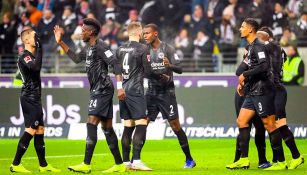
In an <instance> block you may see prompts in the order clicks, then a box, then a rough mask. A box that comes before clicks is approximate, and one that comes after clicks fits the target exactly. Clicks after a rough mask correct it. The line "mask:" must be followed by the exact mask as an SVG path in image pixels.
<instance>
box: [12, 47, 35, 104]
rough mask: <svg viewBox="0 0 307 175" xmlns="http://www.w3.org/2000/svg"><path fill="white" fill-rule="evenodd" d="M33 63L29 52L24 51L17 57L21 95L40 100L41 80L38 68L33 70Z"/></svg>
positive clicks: (32, 57)
mask: <svg viewBox="0 0 307 175" xmlns="http://www.w3.org/2000/svg"><path fill="white" fill-rule="evenodd" d="M33 62H35V56H34V55H33V54H32V53H30V52H29V51H27V50H25V51H23V52H21V53H20V54H19V55H18V62H17V66H18V68H19V70H20V74H21V78H22V81H23V86H22V89H21V95H22V96H27V97H32V98H40V96H41V78H40V67H41V65H38V68H35V69H34V68H33V66H32V65H33Z"/></svg>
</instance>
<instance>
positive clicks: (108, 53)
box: [104, 50, 113, 58]
mask: <svg viewBox="0 0 307 175" xmlns="http://www.w3.org/2000/svg"><path fill="white" fill-rule="evenodd" d="M104 54H106V56H107V58H110V57H111V56H112V55H113V53H112V52H111V51H110V50H107V51H105V52H104Z"/></svg>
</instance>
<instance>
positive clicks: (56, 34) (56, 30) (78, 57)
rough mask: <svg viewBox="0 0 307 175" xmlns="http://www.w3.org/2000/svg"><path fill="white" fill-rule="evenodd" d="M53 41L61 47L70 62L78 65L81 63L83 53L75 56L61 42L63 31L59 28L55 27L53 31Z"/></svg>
mask: <svg viewBox="0 0 307 175" xmlns="http://www.w3.org/2000/svg"><path fill="white" fill-rule="evenodd" d="M53 33H54V37H55V41H56V43H57V44H58V45H60V46H61V47H62V49H63V50H64V52H65V53H66V54H67V55H68V56H69V58H70V59H71V60H73V61H74V62H75V63H80V62H81V61H82V57H83V56H84V54H83V52H82V51H81V52H80V54H76V53H75V52H74V51H72V50H71V49H70V48H69V46H68V45H67V44H66V43H65V42H64V41H63V40H62V35H63V29H62V28H60V26H58V25H56V26H55V27H54V29H53Z"/></svg>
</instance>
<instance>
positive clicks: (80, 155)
mask: <svg viewBox="0 0 307 175" xmlns="http://www.w3.org/2000/svg"><path fill="white" fill-rule="evenodd" d="M105 155H107V154H106V153H104V154H93V156H105ZM83 156H84V154H79V155H61V156H46V158H47V159H58V158H70V157H83ZM22 159H23V160H31V159H37V157H24V158H22ZM1 160H13V157H11V158H2V159H0V161H1Z"/></svg>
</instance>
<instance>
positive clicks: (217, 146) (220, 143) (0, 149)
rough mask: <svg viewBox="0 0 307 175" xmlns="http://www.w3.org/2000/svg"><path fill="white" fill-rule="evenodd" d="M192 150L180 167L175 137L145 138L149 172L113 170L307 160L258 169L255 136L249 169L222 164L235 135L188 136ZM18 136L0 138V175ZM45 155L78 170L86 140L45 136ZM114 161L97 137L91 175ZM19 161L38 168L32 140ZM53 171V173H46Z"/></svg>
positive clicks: (159, 171) (229, 173) (296, 173)
mask: <svg viewBox="0 0 307 175" xmlns="http://www.w3.org/2000/svg"><path fill="white" fill-rule="evenodd" d="M189 142H190V148H191V153H192V156H193V157H194V159H195V160H196V163H197V166H196V167H195V168H193V169H183V165H184V161H185V160H184V159H185V158H184V155H183V153H182V151H181V149H180V146H179V144H178V141H177V140H176V139H166V140H161V141H146V144H145V146H144V148H143V151H142V160H143V161H144V162H145V163H146V164H147V165H148V166H149V167H151V168H153V169H154V171H152V172H140V171H138V172H136V171H133V172H130V171H129V172H126V173H114V174H148V175H166V174H174V175H194V174H199V175H245V174H246V175H256V174H257V175H260V174H273V175H275V174H278V175H283V174H291V175H301V174H307V162H305V164H303V165H301V166H300V167H298V169H296V170H285V171H278V172H265V171H263V170H259V169H257V163H258V158H257V153H256V148H255V144H254V140H253V139H252V140H251V143H250V153H249V158H250V161H251V167H250V169H249V170H227V169H226V168H225V165H226V164H228V163H231V162H232V161H233V157H234V148H235V140H234V139H203V140H200V139H190V140H189ZM296 142H297V145H298V148H299V150H300V151H301V154H303V155H304V157H305V159H307V139H298V140H297V141H296ZM17 143H18V140H17V139H12V140H7V139H1V140H0V175H7V174H12V173H10V172H9V166H10V164H11V162H12V159H13V157H14V155H15V151H16V146H17ZM45 143H46V156H47V161H48V163H50V164H52V165H53V166H54V167H57V168H60V169H61V170H62V172H61V173H56V174H61V175H64V174H65V175H67V174H78V173H73V172H70V171H69V170H67V166H69V165H75V164H79V163H81V162H82V161H83V154H84V150H85V141H71V140H56V139H46V140H45ZM284 150H285V155H286V160H287V162H289V161H290V160H291V156H290V152H289V150H288V148H287V147H286V146H285V145H284ZM271 155H272V154H271V148H270V146H269V144H268V143H267V158H268V159H269V160H270V159H271V157H272V156H271ZM113 163H114V161H113V158H112V155H111V153H110V151H109V149H108V147H107V144H106V141H98V143H97V145H96V149H95V153H94V156H93V159H92V173H91V174H93V175H96V174H102V173H101V171H102V170H105V169H107V168H110V167H111V166H112V165H113ZM22 164H23V165H24V166H25V167H26V168H27V169H29V170H31V171H32V172H33V173H32V174H40V173H39V172H38V160H37V158H36V153H35V149H34V146H33V140H32V142H31V144H30V146H29V148H28V150H27V152H26V154H25V155H24V157H23V159H22ZM46 174H55V173H46Z"/></svg>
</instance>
